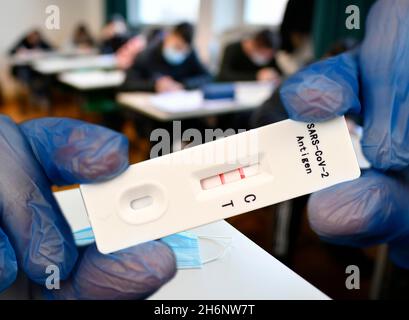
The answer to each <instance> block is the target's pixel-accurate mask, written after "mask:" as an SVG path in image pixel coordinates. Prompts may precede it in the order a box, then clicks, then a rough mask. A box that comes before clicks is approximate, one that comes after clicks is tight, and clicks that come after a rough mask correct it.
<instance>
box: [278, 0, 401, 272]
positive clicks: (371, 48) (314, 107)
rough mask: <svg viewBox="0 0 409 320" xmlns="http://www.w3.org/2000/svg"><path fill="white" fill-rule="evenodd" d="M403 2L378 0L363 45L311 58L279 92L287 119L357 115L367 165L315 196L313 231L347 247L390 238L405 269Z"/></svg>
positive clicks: (311, 214)
mask: <svg viewBox="0 0 409 320" xmlns="http://www.w3.org/2000/svg"><path fill="white" fill-rule="evenodd" d="M408 30H409V1H406V0H396V1H387V0H381V1H378V2H376V3H375V4H374V6H373V7H372V9H371V12H370V14H369V16H368V20H367V31H366V37H365V39H364V41H363V43H362V46H361V47H360V48H359V49H358V50H357V51H356V52H351V53H346V54H342V55H340V56H337V57H334V58H331V59H328V60H325V61H321V62H318V63H316V64H314V65H311V66H310V67H307V68H306V69H304V70H302V71H301V72H299V73H298V74H296V75H295V76H293V77H292V78H290V79H289V80H288V81H287V82H286V83H285V84H284V85H283V87H282V89H281V92H280V94H281V98H282V101H283V103H284V105H285V107H286V109H287V111H288V113H289V115H290V117H291V118H292V119H295V120H300V121H321V120H327V119H331V118H333V117H335V116H338V115H343V114H345V113H346V112H360V111H361V112H362V115H363V119H364V133H363V138H362V148H363V152H364V154H365V156H366V158H367V159H368V160H369V161H370V162H371V164H372V167H373V169H372V170H369V171H368V172H365V173H363V175H362V177H361V178H360V179H358V180H355V181H352V182H347V183H344V184H340V185H337V186H334V187H332V188H329V189H326V190H324V191H321V192H318V193H316V194H314V195H313V196H312V197H311V199H310V201H309V205H308V212H309V219H310V223H311V226H312V228H313V229H314V230H315V231H316V232H317V233H318V234H319V235H320V236H322V237H323V238H325V239H326V240H328V241H331V242H334V243H338V244H346V245H352V246H367V245H372V244H377V243H383V242H386V243H389V244H390V253H391V258H392V259H393V261H395V262H396V263H397V264H398V265H399V266H401V267H405V268H409V175H408V174H407V168H408V165H409V72H408V70H407V67H406V66H407V64H408V63H409V33H408Z"/></svg>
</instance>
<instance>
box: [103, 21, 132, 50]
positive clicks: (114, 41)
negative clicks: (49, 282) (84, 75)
mask: <svg viewBox="0 0 409 320" xmlns="http://www.w3.org/2000/svg"><path fill="white" fill-rule="evenodd" d="M129 38H130V37H129V33H128V26H127V25H126V22H125V20H124V18H123V17H122V16H121V15H117V14H116V15H114V16H113V17H112V18H111V19H110V20H109V21H108V23H107V24H106V25H105V26H104V27H103V29H102V40H101V43H100V52H101V53H103V54H110V53H115V52H117V51H118V49H119V48H121V47H122V46H123V45H124V44H125V43H126V42H127V41H128V40H129Z"/></svg>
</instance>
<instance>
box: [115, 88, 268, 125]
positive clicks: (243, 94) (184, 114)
mask: <svg viewBox="0 0 409 320" xmlns="http://www.w3.org/2000/svg"><path fill="white" fill-rule="evenodd" d="M273 89H274V86H273V85H272V84H271V83H257V82H238V83H236V85H235V96H236V98H235V99H234V100H230V99H226V100H204V99H203V95H202V92H201V91H200V90H193V91H180V92H173V93H161V94H155V93H144V92H132V93H120V94H118V96H117V102H118V103H120V104H122V105H124V106H125V107H127V108H129V109H131V110H134V111H137V112H139V113H142V114H145V115H147V116H149V117H151V118H154V119H156V120H159V121H172V120H180V119H187V118H195V117H202V116H210V115H219V114H223V113H229V112H239V111H245V110H252V109H255V108H257V107H259V106H260V105H261V104H262V103H263V102H264V101H265V100H266V99H268V98H269V97H270V96H271V94H272V92H273Z"/></svg>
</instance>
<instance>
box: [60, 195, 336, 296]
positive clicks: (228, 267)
mask: <svg viewBox="0 0 409 320" xmlns="http://www.w3.org/2000/svg"><path fill="white" fill-rule="evenodd" d="M56 198H57V201H58V202H59V204H60V207H61V209H62V210H63V213H64V215H65V216H66V217H67V219H68V221H69V223H70V225H71V227H72V228H73V229H74V230H75V229H77V230H78V229H82V228H84V227H86V226H87V225H88V221H87V218H86V212H85V207H84V204H83V202H82V198H81V195H80V192H79V190H78V189H73V190H68V191H62V192H58V193H56ZM191 231H192V232H194V233H196V234H197V235H201V236H223V237H231V239H232V240H231V246H230V248H229V249H228V250H227V251H226V254H225V255H224V256H223V257H222V258H221V259H219V260H216V261H214V262H211V263H208V264H205V265H203V267H202V268H201V269H184V270H178V273H177V274H176V276H175V278H173V279H172V280H171V281H170V282H169V283H168V284H166V285H165V286H163V287H162V288H161V289H160V290H159V291H158V292H156V293H155V294H154V295H153V296H151V297H150V299H177V300H179V299H180V300H188V299H203V300H210V299H329V298H328V297H327V296H326V295H325V294H323V293H322V292H321V291H319V290H318V289H316V288H315V287H313V286H312V285H311V284H309V283H308V282H307V281H305V280H304V279H302V278H301V277H300V276H298V275H297V274H296V273H294V272H293V271H291V270H290V269H288V268H287V267H286V266H285V265H283V264H282V263H281V262H279V261H278V260H277V259H275V258H274V257H273V256H271V255H270V254H268V253H267V252H266V251H264V250H263V249H261V248H260V247H259V246H257V245H256V244H255V243H254V242H252V241H251V240H250V239H248V238H247V237H245V236H244V235H243V234H241V233H240V232H239V231H237V230H236V229H235V228H233V227H232V226H231V225H229V224H228V223H227V222H225V221H219V222H216V223H212V224H209V225H206V226H202V227H199V228H195V229H193V230H191ZM219 252H220V247H219V246H218V245H217V244H216V243H213V242H212V241H206V240H201V255H202V257H203V258H204V259H205V258H206V257H213V256H215V255H217V254H218V253H219Z"/></svg>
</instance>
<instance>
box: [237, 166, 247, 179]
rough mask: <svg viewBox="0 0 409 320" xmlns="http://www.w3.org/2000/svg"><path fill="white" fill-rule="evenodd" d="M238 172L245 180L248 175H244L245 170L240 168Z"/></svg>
mask: <svg viewBox="0 0 409 320" xmlns="http://www.w3.org/2000/svg"><path fill="white" fill-rule="evenodd" d="M238 170H239V172H240V179H244V178H245V177H246V175H245V174H244V171H243V168H239V169H238Z"/></svg>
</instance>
